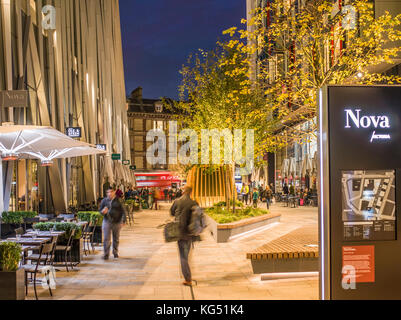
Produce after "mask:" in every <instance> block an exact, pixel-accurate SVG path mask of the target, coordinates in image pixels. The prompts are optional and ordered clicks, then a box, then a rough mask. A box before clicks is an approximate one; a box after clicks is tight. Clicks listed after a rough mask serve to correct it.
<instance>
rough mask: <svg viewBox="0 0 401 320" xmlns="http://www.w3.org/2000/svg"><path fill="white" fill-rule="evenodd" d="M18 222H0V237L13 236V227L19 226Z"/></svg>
mask: <svg viewBox="0 0 401 320" xmlns="http://www.w3.org/2000/svg"><path fill="white" fill-rule="evenodd" d="M20 227H21V226H20V225H19V224H10V223H2V224H1V239H7V238H10V237H15V231H14V230H15V229H18V228H20Z"/></svg>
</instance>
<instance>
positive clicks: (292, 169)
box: [288, 158, 297, 176]
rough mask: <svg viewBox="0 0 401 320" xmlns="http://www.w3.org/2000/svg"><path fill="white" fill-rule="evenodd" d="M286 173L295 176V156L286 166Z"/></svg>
mask: <svg viewBox="0 0 401 320" xmlns="http://www.w3.org/2000/svg"><path fill="white" fill-rule="evenodd" d="M288 173H289V174H290V175H292V176H295V175H296V174H297V161H296V159H295V158H291V159H290V164H289V168H288Z"/></svg>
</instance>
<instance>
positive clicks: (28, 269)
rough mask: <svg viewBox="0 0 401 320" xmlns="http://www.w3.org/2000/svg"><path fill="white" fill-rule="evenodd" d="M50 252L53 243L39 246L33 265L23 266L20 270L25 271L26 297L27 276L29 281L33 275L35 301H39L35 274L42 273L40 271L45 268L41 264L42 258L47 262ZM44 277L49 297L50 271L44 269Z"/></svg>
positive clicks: (26, 287)
mask: <svg viewBox="0 0 401 320" xmlns="http://www.w3.org/2000/svg"><path fill="white" fill-rule="evenodd" d="M52 251H53V243H47V244H43V245H41V246H40V249H39V254H38V259H37V260H36V262H35V263H34V264H25V265H23V266H22V268H23V269H24V270H25V293H26V295H28V274H30V275H31V279H32V275H33V288H34V291H35V299H36V300H39V299H38V293H37V290H36V283H37V274H38V273H42V271H43V270H44V269H45V268H46V267H47V266H46V265H42V264H41V261H42V256H43V257H45V261H47V260H48V258H49V256H50V255H51V253H52ZM44 275H45V278H46V282H47V286H48V289H49V293H50V296H53V292H52V289H51V288H50V270H48V269H46V271H45V274H44Z"/></svg>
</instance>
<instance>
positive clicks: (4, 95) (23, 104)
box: [0, 90, 28, 108]
mask: <svg viewBox="0 0 401 320" xmlns="http://www.w3.org/2000/svg"><path fill="white" fill-rule="evenodd" d="M0 107H3V108H27V107H28V91H26V90H14V91H0Z"/></svg>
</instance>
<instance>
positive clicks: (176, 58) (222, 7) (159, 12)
mask: <svg viewBox="0 0 401 320" xmlns="http://www.w3.org/2000/svg"><path fill="white" fill-rule="evenodd" d="M120 11H121V28H122V37H123V50H124V64H125V81H126V90H127V95H129V94H130V93H131V91H132V90H133V89H135V88H136V87H138V86H141V87H142V88H143V95H144V98H151V99H159V98H160V97H169V98H173V99H177V98H178V86H179V84H180V83H181V75H180V74H179V70H180V69H181V67H182V65H183V64H185V63H186V61H187V57H188V55H189V54H190V53H195V52H196V51H197V50H198V49H199V48H202V49H204V50H210V49H213V48H214V47H215V43H216V41H217V40H218V39H222V38H223V36H222V31H223V30H225V29H228V28H230V27H232V26H241V23H240V22H241V19H242V18H245V17H246V0H120Z"/></svg>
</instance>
